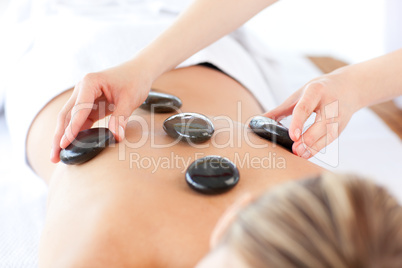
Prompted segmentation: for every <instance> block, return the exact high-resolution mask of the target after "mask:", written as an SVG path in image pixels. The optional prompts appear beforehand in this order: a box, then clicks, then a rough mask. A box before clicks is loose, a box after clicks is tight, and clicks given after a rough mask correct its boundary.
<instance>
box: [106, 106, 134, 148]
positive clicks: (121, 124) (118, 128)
mask: <svg viewBox="0 0 402 268" xmlns="http://www.w3.org/2000/svg"><path fill="white" fill-rule="evenodd" d="M131 113H132V110H131V109H130V107H128V106H125V107H117V108H116V110H115V111H114V112H113V113H112V116H111V117H110V120H109V130H110V131H111V132H112V133H113V135H114V138H115V139H116V140H117V141H118V142H120V141H122V140H123V139H124V137H125V130H126V125H127V119H128V118H129V117H130V115H131Z"/></svg>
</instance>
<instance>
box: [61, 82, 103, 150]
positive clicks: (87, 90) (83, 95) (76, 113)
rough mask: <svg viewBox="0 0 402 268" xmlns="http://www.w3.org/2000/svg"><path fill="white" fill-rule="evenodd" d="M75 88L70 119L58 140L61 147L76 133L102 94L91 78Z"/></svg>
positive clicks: (67, 143)
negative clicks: (76, 91) (75, 96)
mask: <svg viewBox="0 0 402 268" xmlns="http://www.w3.org/2000/svg"><path fill="white" fill-rule="evenodd" d="M75 90H78V95H77V99H76V101H75V104H74V107H73V108H72V109H71V120H70V122H69V124H68V126H67V128H66V129H65V131H64V135H63V137H62V139H61V141H60V147H61V148H63V149H64V148H66V147H67V146H68V145H69V144H70V143H71V142H72V141H73V140H74V139H75V137H76V136H77V135H78V132H79V131H80V130H81V128H82V126H83V125H84V123H85V122H86V120H87V119H88V116H89V115H90V114H91V112H92V109H93V108H94V102H95V99H97V98H98V97H99V96H100V95H101V94H102V92H101V91H99V90H98V85H96V84H93V82H92V81H91V80H89V81H85V82H83V83H82V84H80V86H79V87H78V88H76V89H75Z"/></svg>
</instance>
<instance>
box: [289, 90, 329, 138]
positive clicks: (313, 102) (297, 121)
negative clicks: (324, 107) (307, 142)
mask: <svg viewBox="0 0 402 268" xmlns="http://www.w3.org/2000/svg"><path fill="white" fill-rule="evenodd" d="M319 90H320V89H319V88H318V87H317V86H316V84H312V85H307V86H306V90H305V91H304V94H303V95H302V97H301V98H300V100H299V101H298V103H297V104H296V105H295V107H294V109H293V114H292V116H293V117H292V121H291V123H290V127H289V136H290V138H291V139H292V140H293V141H297V140H299V139H300V137H301V134H302V131H303V126H304V123H305V122H306V120H307V118H309V117H310V115H311V114H312V113H313V112H314V111H315V110H316V109H317V106H318V104H319V102H320V99H321V98H320V94H319Z"/></svg>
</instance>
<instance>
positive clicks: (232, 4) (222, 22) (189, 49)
mask: <svg viewBox="0 0 402 268" xmlns="http://www.w3.org/2000/svg"><path fill="white" fill-rule="evenodd" d="M274 2H276V0H252V1H250V0H195V1H194V2H193V3H192V4H191V5H190V7H189V8H188V9H187V10H186V11H184V12H183V13H182V14H181V15H180V16H179V17H178V19H177V20H176V21H175V23H174V24H173V25H172V26H171V27H169V28H168V29H167V30H166V31H165V32H164V33H162V34H161V35H160V36H159V37H158V38H157V39H156V40H155V41H154V42H152V43H151V44H150V45H149V46H147V47H146V48H145V49H144V50H142V51H141V52H140V53H139V54H138V55H137V56H136V58H135V59H134V60H137V61H138V60H139V61H142V62H146V63H148V65H147V68H149V70H148V71H149V72H150V73H151V76H152V77H153V78H156V77H158V76H159V75H161V74H162V73H164V72H166V71H168V70H170V69H172V68H174V67H176V66H177V65H178V64H180V63H181V62H182V61H184V60H185V59H187V58H188V57H190V56H191V55H193V54H194V53H196V52H198V51H199V50H201V49H203V48H204V47H206V46H208V45H210V44H212V43H213V42H215V41H216V40H218V39H219V38H221V37H223V36H224V35H226V34H228V33H230V32H232V31H233V30H235V29H236V28H238V27H239V26H241V25H242V24H243V23H245V22H246V21H247V20H249V19H250V18H252V17H253V16H254V15H256V14H257V13H258V12H260V11H261V10H263V9H264V8H265V7H267V6H269V5H271V4H272V3H274ZM151 61H152V63H151Z"/></svg>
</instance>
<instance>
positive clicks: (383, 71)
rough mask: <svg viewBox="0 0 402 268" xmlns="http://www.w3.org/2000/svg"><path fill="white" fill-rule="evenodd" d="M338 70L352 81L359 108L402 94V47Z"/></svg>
mask: <svg viewBox="0 0 402 268" xmlns="http://www.w3.org/2000/svg"><path fill="white" fill-rule="evenodd" d="M338 72H339V73H340V74H341V76H344V77H346V80H348V81H352V82H351V85H353V87H352V88H351V90H354V91H355V92H354V93H355V96H354V98H355V99H356V100H357V108H358V109H360V108H363V107H366V106H369V105H373V104H376V103H380V102H382V101H386V100H390V99H392V98H395V97H397V96H400V95H402V49H399V50H397V51H394V52H392V53H389V54H387V55H384V56H381V57H378V58H375V59H372V60H368V61H365V62H362V63H358V64H354V65H350V66H346V67H344V68H341V69H339V70H338Z"/></svg>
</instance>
